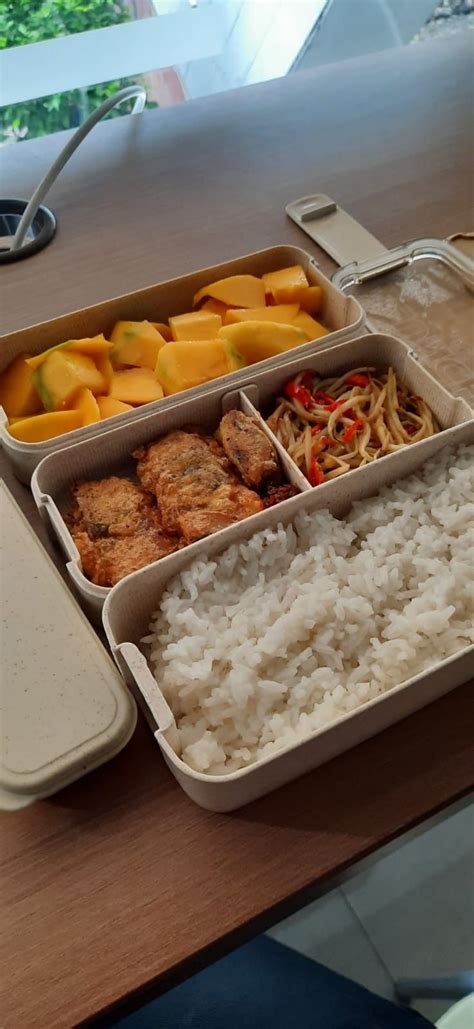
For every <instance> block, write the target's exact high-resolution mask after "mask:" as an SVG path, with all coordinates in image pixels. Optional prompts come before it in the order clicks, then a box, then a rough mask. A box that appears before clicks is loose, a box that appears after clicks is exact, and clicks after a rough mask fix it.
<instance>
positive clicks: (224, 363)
mask: <svg viewBox="0 0 474 1029" xmlns="http://www.w3.org/2000/svg"><path fill="white" fill-rule="evenodd" d="M244 364H245V361H244V360H243V358H242V357H241V355H240V354H238V353H237V352H236V350H235V349H234V347H233V346H232V344H231V342H230V341H229V340H226V339H209V340H197V339H195V340H186V341H180V342H177V343H167V344H166V346H165V347H163V348H162V349H161V350H160V352H159V354H158V361H157V363H156V374H157V376H158V378H159V380H160V382H161V384H162V386H163V389H164V391H165V395H166V396H170V395H171V394H172V393H180V392H181V391H182V390H184V389H191V387H192V386H200V385H201V383H203V382H209V380H210V379H217V378H219V376H220V375H228V373H229V372H234V371H236V370H237V369H238V368H242V367H243V366H244Z"/></svg>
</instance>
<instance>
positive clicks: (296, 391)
mask: <svg viewBox="0 0 474 1029" xmlns="http://www.w3.org/2000/svg"><path fill="white" fill-rule="evenodd" d="M284 392H285V393H286V395H287V397H290V399H291V400H298V401H299V403H300V404H302V405H303V407H311V401H312V396H311V393H310V392H309V389H305V387H304V386H299V385H298V383H297V382H295V381H294V379H291V380H290V382H287V383H286V386H285V387H284Z"/></svg>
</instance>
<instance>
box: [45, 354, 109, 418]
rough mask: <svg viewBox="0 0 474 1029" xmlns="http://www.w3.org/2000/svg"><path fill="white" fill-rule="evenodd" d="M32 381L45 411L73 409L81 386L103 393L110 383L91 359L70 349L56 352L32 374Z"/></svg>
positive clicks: (93, 391)
mask: <svg viewBox="0 0 474 1029" xmlns="http://www.w3.org/2000/svg"><path fill="white" fill-rule="evenodd" d="M33 382H34V384H35V387H36V389H37V390H38V393H39V395H40V397H41V400H42V402H43V407H44V408H45V409H46V411H59V410H60V409H61V408H62V407H66V406H68V405H69V406H70V404H71V401H72V399H73V397H74V395H75V394H76V393H78V392H79V390H80V389H82V387H86V388H87V389H90V390H91V391H92V393H104V392H105V389H106V387H107V383H106V382H105V380H104V376H103V375H101V373H100V371H99V370H98V368H97V367H96V365H95V364H94V361H93V360H92V357H88V356H87V355H86V354H80V353H74V352H71V351H70V350H54V351H52V353H50V354H49V356H48V357H47V359H46V361H45V362H44V364H42V365H40V367H39V368H37V369H36V371H35V372H34V373H33Z"/></svg>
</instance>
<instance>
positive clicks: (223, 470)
mask: <svg viewBox="0 0 474 1029" xmlns="http://www.w3.org/2000/svg"><path fill="white" fill-rule="evenodd" d="M133 456H134V457H135V458H137V460H138V467H137V474H138V478H139V479H140V482H141V483H142V485H143V486H144V488H145V489H148V490H150V491H151V490H153V491H154V493H155V495H156V497H157V500H158V504H159V507H160V512H161V517H162V520H163V528H164V529H165V531H166V532H170V533H173V532H174V533H182V534H183V536H184V539H185V540H186V542H187V543H192V542H193V541H194V540H196V539H201V538H202V537H203V536H207V535H209V533H211V532H215V531H216V529H218V528H223V527H224V526H226V525H231V524H232V522H236V521H239V520H240V519H241V518H246V517H247V516H248V515H249V514H255V513H256V512H257V511H261V510H262V509H263V504H262V501H261V500H260V497H258V496H257V494H256V493H254V492H252V491H251V490H248V489H247V488H246V487H245V486H243V485H242V484H241V483H240V482H239V480H238V478H237V476H236V475H235V474H234V472H233V471H232V470H231V468H230V465H229V462H228V460H227V458H226V456H225V454H224V451H223V450H222V448H221V447H220V446H219V444H218V443H217V441H216V440H215V439H213V438H210V437H205V436H200V435H198V434H197V433H194V432H183V431H181V430H180V431H177V432H171V433H169V435H168V436H165V437H164V438H163V439H161V440H158V441H157V442H156V443H151V444H150V445H149V446H148V447H147V448H144V447H142V448H140V449H139V450H137V451H135V453H134V455H133Z"/></svg>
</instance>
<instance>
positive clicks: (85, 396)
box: [71, 389, 100, 425]
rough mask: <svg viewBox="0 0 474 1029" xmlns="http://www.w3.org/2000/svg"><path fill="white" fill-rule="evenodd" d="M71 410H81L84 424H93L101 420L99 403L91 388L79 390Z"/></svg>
mask: <svg viewBox="0 0 474 1029" xmlns="http://www.w3.org/2000/svg"><path fill="white" fill-rule="evenodd" d="M71 410H72V411H79V414H81V415H82V424H83V425H93V424H94V422H100V411H99V405H98V403H97V400H96V399H95V396H94V394H93V393H91V391H90V389H80V390H79V393H78V394H77V396H75V397H74V404H73V406H72V408H71Z"/></svg>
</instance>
